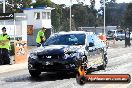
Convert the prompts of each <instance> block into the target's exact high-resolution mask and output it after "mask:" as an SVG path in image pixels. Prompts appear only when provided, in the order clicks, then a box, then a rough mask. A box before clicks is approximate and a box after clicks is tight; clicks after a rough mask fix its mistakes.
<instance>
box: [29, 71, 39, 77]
mask: <svg viewBox="0 0 132 88" xmlns="http://www.w3.org/2000/svg"><path fill="white" fill-rule="evenodd" d="M29 73H30V75H31V77H38V76H39V75H40V74H41V72H40V71H38V70H29Z"/></svg>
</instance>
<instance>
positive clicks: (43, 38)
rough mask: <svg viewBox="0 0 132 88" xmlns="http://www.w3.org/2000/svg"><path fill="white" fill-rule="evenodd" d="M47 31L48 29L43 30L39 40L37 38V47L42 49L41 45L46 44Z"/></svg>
mask: <svg viewBox="0 0 132 88" xmlns="http://www.w3.org/2000/svg"><path fill="white" fill-rule="evenodd" d="M45 30H46V28H44V27H43V28H41V29H40V31H39V32H38V34H37V38H36V43H37V47H40V46H41V45H43V44H44V41H45V40H46V39H45V34H44V33H45Z"/></svg>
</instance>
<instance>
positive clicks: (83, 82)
mask: <svg viewBox="0 0 132 88" xmlns="http://www.w3.org/2000/svg"><path fill="white" fill-rule="evenodd" d="M76 81H77V83H78V84H80V85H84V84H85V83H86V78H85V77H84V76H79V77H77V78H76Z"/></svg>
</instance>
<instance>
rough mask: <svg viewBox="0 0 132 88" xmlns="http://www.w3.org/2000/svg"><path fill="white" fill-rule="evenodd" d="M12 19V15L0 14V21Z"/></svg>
mask: <svg viewBox="0 0 132 88" xmlns="http://www.w3.org/2000/svg"><path fill="white" fill-rule="evenodd" d="M10 19H14V13H0V20H10Z"/></svg>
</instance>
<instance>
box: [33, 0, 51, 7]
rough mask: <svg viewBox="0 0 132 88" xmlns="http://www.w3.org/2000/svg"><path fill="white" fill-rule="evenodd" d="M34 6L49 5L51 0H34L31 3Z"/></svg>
mask: <svg viewBox="0 0 132 88" xmlns="http://www.w3.org/2000/svg"><path fill="white" fill-rule="evenodd" d="M32 5H33V6H34V7H43V6H48V7H49V6H51V5H52V2H51V0H36V3H33V4H32Z"/></svg>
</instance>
